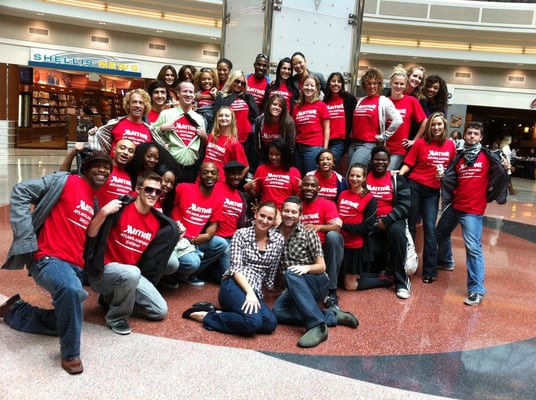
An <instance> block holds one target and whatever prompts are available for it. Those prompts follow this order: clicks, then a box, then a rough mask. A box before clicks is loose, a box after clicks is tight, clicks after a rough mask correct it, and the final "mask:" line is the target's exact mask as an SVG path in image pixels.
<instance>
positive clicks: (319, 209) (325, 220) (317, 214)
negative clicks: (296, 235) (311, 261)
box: [301, 197, 339, 244]
mask: <svg viewBox="0 0 536 400" xmlns="http://www.w3.org/2000/svg"><path fill="white" fill-rule="evenodd" d="M302 206H303V210H302V216H301V222H302V224H304V225H308V224H312V225H329V224H331V223H332V222H333V220H335V219H339V212H338V211H337V206H336V205H335V203H334V202H332V201H329V200H326V199H324V198H323V197H317V198H316V199H314V200H313V201H311V202H307V201H304V202H303V203H302ZM317 234H318V236H319V237H320V242H321V243H322V244H324V242H325V241H326V232H320V231H318V232H317Z"/></svg>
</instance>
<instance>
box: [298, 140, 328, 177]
mask: <svg viewBox="0 0 536 400" xmlns="http://www.w3.org/2000/svg"><path fill="white" fill-rule="evenodd" d="M321 150H323V147H322V146H307V145H304V144H300V143H296V149H295V150H294V159H295V162H296V168H298V170H299V171H300V173H301V174H302V176H304V175H305V174H306V173H307V172H309V171H314V170H316V168H317V165H316V156H317V155H318V153H320V151H321Z"/></svg>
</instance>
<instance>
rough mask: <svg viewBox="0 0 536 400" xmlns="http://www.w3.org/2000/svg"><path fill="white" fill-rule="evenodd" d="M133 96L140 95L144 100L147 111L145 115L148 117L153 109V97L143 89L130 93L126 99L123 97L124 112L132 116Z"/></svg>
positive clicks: (145, 110)
mask: <svg viewBox="0 0 536 400" xmlns="http://www.w3.org/2000/svg"><path fill="white" fill-rule="evenodd" d="M133 94H139V95H140V96H141V98H142V100H143V103H144V104H145V109H144V110H143V115H144V116H145V115H147V113H148V112H149V110H150V109H151V96H149V93H147V92H146V91H145V90H143V89H133V90H131V91H129V92H128V93H127V94H126V95H125V97H123V110H125V112H126V113H127V114H130V98H131V97H132V95H133Z"/></svg>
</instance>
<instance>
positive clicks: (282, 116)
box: [254, 94, 296, 162]
mask: <svg viewBox="0 0 536 400" xmlns="http://www.w3.org/2000/svg"><path fill="white" fill-rule="evenodd" d="M279 137H280V138H283V139H284V140H285V142H287V144H288V146H289V148H290V153H291V154H294V145H295V143H294V141H295V139H296V128H295V127H294V120H293V119H292V117H291V116H290V114H289V113H288V108H287V103H286V102H285V99H284V98H283V97H282V96H280V95H278V94H272V95H270V97H269V98H268V101H267V102H266V106H265V108H264V113H262V114H261V115H259V116H258V117H257V119H256V120H255V136H254V140H255V148H256V149H257V151H259V152H260V153H261V154H263V153H264V152H265V151H266V146H267V145H268V144H269V143H270V142H272V141H274V140H275V139H277V138H279ZM261 161H263V162H264V160H261Z"/></svg>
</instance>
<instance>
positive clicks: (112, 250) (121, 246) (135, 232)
mask: <svg viewBox="0 0 536 400" xmlns="http://www.w3.org/2000/svg"><path fill="white" fill-rule="evenodd" d="M159 228H160V223H159V222H158V219H157V218H156V217H155V216H154V215H153V213H151V212H149V213H148V214H141V213H140V212H139V211H138V210H137V208H136V205H135V204H134V202H132V203H130V204H128V205H126V206H125V208H124V209H123V212H122V213H121V216H120V217H119V221H117V224H115V225H114V226H113V227H112V229H110V235H109V236H108V242H107V247H106V252H105V253H104V264H105V265H106V264H109V263H111V262H118V263H121V264H127V265H137V264H138V261H139V260H140V257H141V256H142V254H143V252H144V251H145V249H146V248H147V246H149V243H151V240H153V239H154V236H155V235H156V233H157V232H158V229H159Z"/></svg>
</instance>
